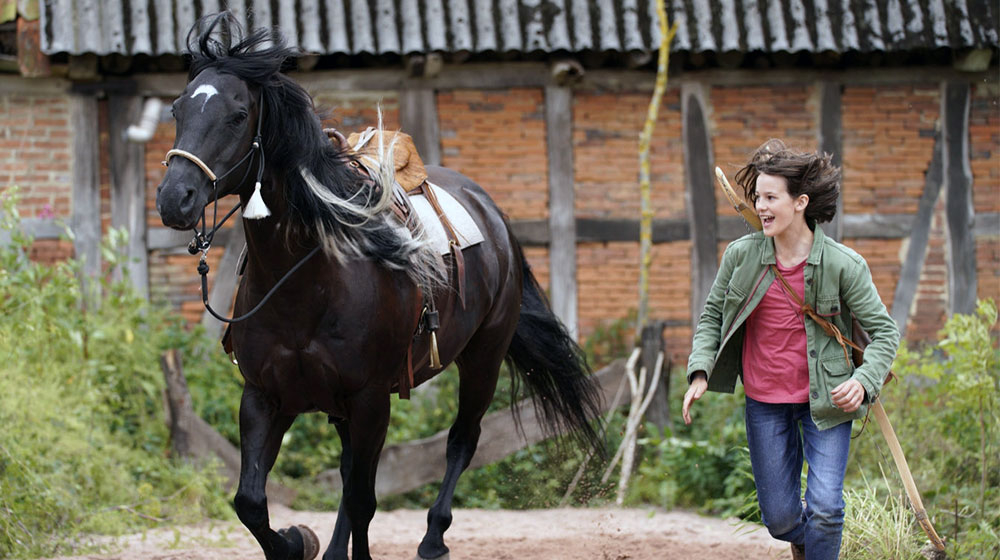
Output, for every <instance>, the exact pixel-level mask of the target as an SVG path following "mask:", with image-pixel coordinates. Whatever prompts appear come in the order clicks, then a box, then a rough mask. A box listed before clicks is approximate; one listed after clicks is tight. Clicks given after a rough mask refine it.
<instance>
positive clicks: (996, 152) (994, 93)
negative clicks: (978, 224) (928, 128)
mask: <svg viewBox="0 0 1000 560" xmlns="http://www.w3.org/2000/svg"><path fill="white" fill-rule="evenodd" d="M969 158H970V159H971V160H972V161H971V167H972V188H973V191H972V197H973V199H972V203H973V207H974V208H975V211H976V212H977V213H982V212H1000V88H998V87H997V86H994V87H992V88H989V87H974V88H973V89H972V105H971V107H970V108H969ZM993 234H994V235H992V236H990V237H986V238H979V239H977V240H976V281H977V282H978V284H979V285H978V292H979V294H978V295H979V297H980V298H993V300H994V301H995V302H997V303H998V304H1000V231H994V232H993Z"/></svg>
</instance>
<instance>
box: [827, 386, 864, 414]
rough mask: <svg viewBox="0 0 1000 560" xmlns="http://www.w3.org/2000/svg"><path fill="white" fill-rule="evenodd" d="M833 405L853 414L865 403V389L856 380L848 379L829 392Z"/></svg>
mask: <svg viewBox="0 0 1000 560" xmlns="http://www.w3.org/2000/svg"><path fill="white" fill-rule="evenodd" d="M830 396H831V397H833V404H834V406H836V407H837V408H839V409H840V410H843V411H844V412H854V411H855V410H857V409H859V408H861V403H863V402H864V401H865V388H864V386H862V385H861V382H860V381H858V380H857V379H848V380H847V381H845V382H843V383H841V384H840V385H837V386H836V387H834V388H833V390H832V391H830Z"/></svg>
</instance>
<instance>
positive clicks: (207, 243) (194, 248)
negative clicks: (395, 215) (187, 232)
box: [160, 93, 264, 262]
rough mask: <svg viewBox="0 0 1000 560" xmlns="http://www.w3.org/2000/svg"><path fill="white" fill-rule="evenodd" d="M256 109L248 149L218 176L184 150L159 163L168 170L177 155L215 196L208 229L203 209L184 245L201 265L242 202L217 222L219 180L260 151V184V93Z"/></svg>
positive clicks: (172, 152)
mask: <svg viewBox="0 0 1000 560" xmlns="http://www.w3.org/2000/svg"><path fill="white" fill-rule="evenodd" d="M258 107H259V110H258V111H257V133H256V134H255V135H254V138H253V142H252V143H251V144H250V149H248V150H247V153H246V154H244V155H243V157H242V158H240V160H239V161H237V162H236V163H235V164H233V166H232V167H230V168H229V169H228V170H226V172H225V173H222V174H221V175H216V174H215V172H214V171H212V168H211V167H209V166H208V164H207V163H205V162H204V161H203V160H202V159H201V158H200V157H198V156H197V155H195V154H193V153H191V152H189V151H187V150H181V149H179V148H173V149H171V150H168V151H167V154H166V156H165V157H164V159H163V161H161V162H160V163H161V164H162V165H163V166H164V167H168V166H169V165H170V158H172V157H174V156H180V157H182V158H184V159H186V160H188V161H190V162H191V163H193V164H195V165H196V166H198V169H201V170H202V171H203V172H204V173H205V175H207V176H208V179H209V180H210V181H211V182H212V190H213V192H214V194H215V199H214V200H213V201H212V222H213V224H212V229H211V230H210V231H209V230H208V229H207V223H206V222H207V220H206V219H205V210H204V208H203V209H202V211H201V231H200V232H199V231H198V229H197V227H196V228H195V230H194V239H192V240H191V243H190V244H189V245H188V252H189V253H191V254H192V255H196V254H198V252H199V251H200V252H201V253H202V262H204V260H205V256H206V255H207V253H208V250H209V248H211V246H212V239H213V238H214V237H215V233H216V232H217V231H218V230H219V228H221V227H222V225H223V224H225V223H226V221H227V220H229V218H230V217H232V215H233V214H234V213H236V210H238V209H239V208H240V205H241V204H242V202H237V203H236V205H235V206H233V208H232V210H230V211H229V213H227V214H226V215H225V216H224V217H223V218H222V220H221V221H219V220H218V208H219V181H221V180H222V179H224V178H226V177H227V176H229V174H230V173H232V172H233V171H235V170H236V169H238V168H239V167H240V166H241V165H243V163H244V162H246V161H247V160H248V159H252V158H253V155H254V153H255V152H260V158H259V162H260V163H259V164H258V166H257V185H260V180H261V178H262V177H263V176H264V147H263V145H264V142H263V138H262V137H261V130H262V127H263V123H264V95H263V93H261V96H260V103H259V104H258ZM249 173H250V168H249V167H247V171H246V174H244V176H243V179H241V180H240V184H242V183H243V181H244V180H245V179H246V175H247V174H249Z"/></svg>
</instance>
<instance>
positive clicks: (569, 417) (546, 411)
mask: <svg viewBox="0 0 1000 560" xmlns="http://www.w3.org/2000/svg"><path fill="white" fill-rule="evenodd" d="M521 270H522V277H523V288H522V296H521V316H520V318H519V319H518V321H517V329H516V330H515V331H514V338H513V340H512V341H511V343H510V349H509V350H508V351H507V366H508V368H509V369H510V370H511V383H512V390H511V392H512V394H513V395H517V394H518V385H519V384H520V382H523V383H524V384H525V385H526V386H527V387H528V391H529V393H530V394H531V398H532V401H533V403H534V405H535V410H536V411H539V412H541V415H540V416H541V419H542V428H543V430H544V431H545V433H546V434H549V435H554V434H555V433H559V432H566V433H572V434H573V435H574V437H575V438H576V439H577V440H579V441H580V443H582V444H584V445H586V446H587V447H590V448H592V449H594V450H596V451H598V452H599V453H601V454H603V453H604V442H603V438H602V437H601V436H600V435H599V432H600V430H599V429H598V428H595V424H598V423H599V422H600V420H599V418H600V414H601V394H600V392H599V390H598V385H597V382H596V380H595V378H594V377H593V376H591V375H590V368H589V366H588V365H587V358H586V356H585V355H584V352H583V349H581V348H580V346H579V345H578V344H577V343H576V341H575V340H573V337H572V336H570V334H569V333H568V332H567V331H566V327H565V326H563V324H562V322H560V321H559V319H558V318H557V317H556V316H555V314H553V313H552V309H551V308H550V307H549V302H548V300H547V299H546V297H545V294H544V293H543V292H542V290H541V288H540V287H539V286H538V281H537V280H535V276H534V274H532V273H531V267H530V266H529V265H528V261H527V260H526V259H525V258H524V256H523V255H521ZM516 403H517V399H516V398H515V399H514V404H513V406H512V407H513V411H514V415H515V420H516V421H517V425H518V429H520V419H519V418H518V416H517V413H518V409H517V406H516Z"/></svg>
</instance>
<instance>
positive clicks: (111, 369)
mask: <svg viewBox="0 0 1000 560" xmlns="http://www.w3.org/2000/svg"><path fill="white" fill-rule="evenodd" d="M15 198H16V192H15V191H14V190H12V189H8V190H5V191H3V193H0V202H2V210H0V216H2V218H0V222H2V227H3V231H4V232H5V233H6V234H7V236H8V237H9V239H10V242H9V243H8V244H6V245H3V246H2V247H0V425H2V426H3V430H0V557H5V558H6V557H11V558H22V557H35V556H39V555H51V554H55V553H60V552H71V551H73V550H76V549H77V548H79V547H81V546H82V547H86V545H87V541H86V539H83V538H81V535H83V534H89V533H105V534H116V533H121V532H124V531H130V530H135V529H139V528H142V527H148V526H151V525H155V524H158V523H161V522H167V521H169V522H174V523H179V522H189V521H195V520H199V519H202V518H203V517H205V516H222V517H228V516H231V513H230V511H231V510H230V509H229V507H228V505H227V504H226V499H225V498H224V497H223V496H222V495H221V493H220V492H219V490H218V489H219V488H220V486H221V485H220V484H219V482H218V480H217V479H216V477H215V475H214V474H213V473H214V470H213V469H211V468H209V469H204V470H202V469H200V468H197V467H195V466H192V465H189V464H186V463H183V462H179V461H174V460H172V459H170V458H169V457H168V450H169V446H168V443H169V442H168V432H167V429H166V426H165V423H164V419H163V408H162V404H161V400H160V394H161V393H160V392H161V390H162V375H161V373H160V371H159V367H158V364H157V357H158V356H159V353H160V351H161V350H162V348H163V342H164V341H165V339H166V332H167V331H168V330H169V329H170V328H172V327H171V326H170V325H172V324H176V321H175V320H173V319H171V318H170V317H169V316H167V315H165V314H164V313H162V312H161V311H159V310H157V309H154V308H151V307H149V306H148V305H147V304H146V303H145V302H144V301H143V300H142V299H141V298H139V297H138V296H137V295H136V294H135V293H134V292H133V291H132V290H131V288H130V285H129V284H128V283H127V282H124V281H119V282H115V281H110V280H107V279H104V280H101V281H100V282H98V283H97V284H95V288H97V289H100V290H101V291H102V292H103V305H101V306H99V307H97V306H93V305H91V303H92V302H90V301H85V297H84V290H83V289H82V288H81V285H80V282H79V277H80V275H79V268H80V267H79V264H78V263H76V262H74V261H69V262H62V263H57V264H55V265H52V266H45V265H41V264H38V263H35V262H32V261H31V260H30V259H28V258H27V252H28V249H29V248H30V246H31V244H32V241H33V240H32V239H31V237H30V236H27V235H25V234H24V233H23V232H21V231H20V229H18V223H19V216H18V213H17V208H16V206H15ZM124 238H125V235H124V234H123V233H122V232H118V233H116V234H114V235H112V236H110V237H109V238H108V239H106V240H105V244H104V246H103V248H102V251H103V252H104V254H105V258H106V260H108V261H109V262H111V263H112V264H115V263H118V262H120V259H121V257H120V256H119V255H120V252H119V247H120V242H121V241H123V240H124Z"/></svg>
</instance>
